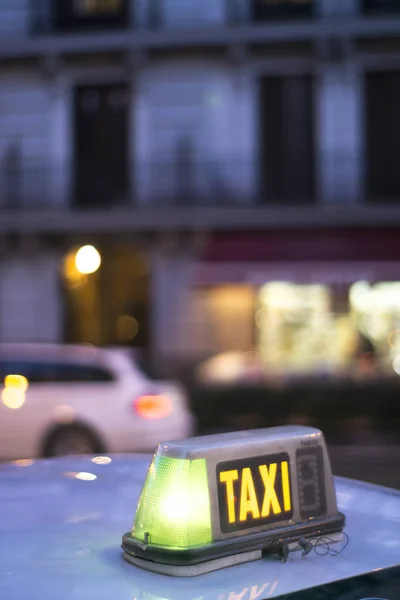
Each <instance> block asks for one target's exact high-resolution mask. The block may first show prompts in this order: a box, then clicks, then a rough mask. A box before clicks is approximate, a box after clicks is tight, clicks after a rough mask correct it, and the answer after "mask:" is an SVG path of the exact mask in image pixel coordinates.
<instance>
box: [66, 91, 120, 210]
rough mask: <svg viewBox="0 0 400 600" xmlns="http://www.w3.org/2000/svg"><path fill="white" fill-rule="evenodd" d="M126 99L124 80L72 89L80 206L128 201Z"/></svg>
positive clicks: (76, 191) (116, 204) (77, 199)
mask: <svg viewBox="0 0 400 600" xmlns="http://www.w3.org/2000/svg"><path fill="white" fill-rule="evenodd" d="M129 102H130V93H129V88H128V85H127V84H125V83H119V84H112V85H94V86H82V87H78V88H77V89H76V91H75V187H76V189H75V199H76V204H77V206H78V207H80V208H101V207H103V208H104V207H114V206H120V205H123V204H125V203H127V201H128V196H129V166H128V164H129V158H128V157H129V151H128V141H129V137H130V136H129Z"/></svg>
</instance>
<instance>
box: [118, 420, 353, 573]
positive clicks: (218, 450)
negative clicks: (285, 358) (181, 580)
mask: <svg viewBox="0 0 400 600" xmlns="http://www.w3.org/2000/svg"><path fill="white" fill-rule="evenodd" d="M344 524H345V517H344V515H343V514H342V513H340V512H338V508H337V501H336V493H335V487H334V481H333V476H332V471H331V465H330V461H329V456H328V452H327V449H326V445H325V440H324V437H323V435H322V433H321V432H320V431H319V430H317V429H313V428H311V427H298V426H286V427H275V428H270V429H260V430H256V431H244V432H239V433H238V432H235V433H229V434H222V435H211V436H204V437H198V438H189V439H186V440H181V441H175V442H165V443H162V444H159V446H158V448H157V451H156V453H155V455H154V457H153V460H152V462H151V464H150V467H149V470H148V472H147V476H146V479H145V482H144V485H143V489H142V493H141V495H140V499H139V503H138V506H137V510H136V515H135V519H134V524H133V528H132V530H131V532H129V533H126V534H125V535H124V536H123V540H122V547H123V549H124V558H125V559H126V560H127V561H129V562H131V563H133V564H135V565H137V566H140V567H142V568H145V569H149V570H152V571H158V572H161V573H167V574H169V575H178V576H191V575H198V574H201V573H204V572H207V571H211V570H215V569H220V568H223V567H227V566H229V565H232V564H238V563H240V562H246V561H249V560H256V559H258V558H260V557H261V556H262V554H263V553H266V552H269V553H272V552H275V553H276V552H278V554H280V555H281V556H282V557H283V558H286V557H287V553H288V552H289V550H290V549H293V548H294V547H296V546H298V544H299V543H301V544H303V545H304V544H306V546H307V545H308V546H309V545H310V544H311V543H312V541H314V542H315V540H317V538H318V537H319V538H320V537H321V536H324V535H325V536H326V535H330V536H332V534H338V533H340V532H341V531H342V529H343V527H344ZM307 540H308V541H307Z"/></svg>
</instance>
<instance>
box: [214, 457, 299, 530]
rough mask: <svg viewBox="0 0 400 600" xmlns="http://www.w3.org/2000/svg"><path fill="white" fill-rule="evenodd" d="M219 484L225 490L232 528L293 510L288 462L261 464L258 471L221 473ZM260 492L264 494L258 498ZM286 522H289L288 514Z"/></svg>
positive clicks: (248, 468)
mask: <svg viewBox="0 0 400 600" xmlns="http://www.w3.org/2000/svg"><path fill="white" fill-rule="evenodd" d="M278 472H279V474H280V477H279V478H277V473H278ZM219 481H220V483H221V484H223V485H224V486H225V500H226V503H227V509H228V511H227V512H228V521H229V523H230V524H233V523H237V522H245V521H247V520H248V519H251V520H254V519H255V520H257V519H266V518H268V517H270V516H277V515H281V514H282V513H287V512H290V511H291V509H292V506H291V490H290V478H289V464H288V461H281V462H279V463H277V462H274V463H270V464H260V465H258V466H257V468H256V469H254V468H253V469H251V468H250V467H244V468H242V469H230V470H227V471H221V472H220V473H219ZM235 489H236V490H238V492H239V493H238V495H236V493H235ZM256 490H262V493H261V494H260V493H258V494H257V491H256ZM282 518H285V516H284V514H282Z"/></svg>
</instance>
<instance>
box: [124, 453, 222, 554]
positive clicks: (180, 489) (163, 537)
mask: <svg viewBox="0 0 400 600" xmlns="http://www.w3.org/2000/svg"><path fill="white" fill-rule="evenodd" d="M147 534H148V535H149V539H150V541H151V544H155V545H157V546H164V547H166V548H171V549H189V548H195V547H198V546H202V545H204V544H209V543H210V542H211V541H212V532H211V513H210V498H209V492H208V482H207V469H206V461H205V459H204V458H200V459H195V460H188V459H180V458H169V457H168V456H159V455H157V454H156V455H155V456H154V458H153V461H152V463H151V465H150V468H149V470H148V473H147V477H146V480H145V483H144V486H143V491H142V494H141V497H140V501H139V504H138V508H137V511H136V517H135V522H134V525H133V529H132V537H133V538H136V539H137V540H141V541H142V542H145V540H146V539H147Z"/></svg>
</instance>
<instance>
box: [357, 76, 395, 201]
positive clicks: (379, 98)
mask: <svg viewBox="0 0 400 600" xmlns="http://www.w3.org/2000/svg"><path fill="white" fill-rule="evenodd" d="M399 107H400V71H395V72H393V71H392V72H379V73H378V72H377V73H367V75H366V77H365V118H366V123H365V131H366V188H367V189H366V192H367V197H368V200H369V201H370V202H385V203H388V202H390V203H393V202H399V201H400V169H399V156H400V109H399Z"/></svg>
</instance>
